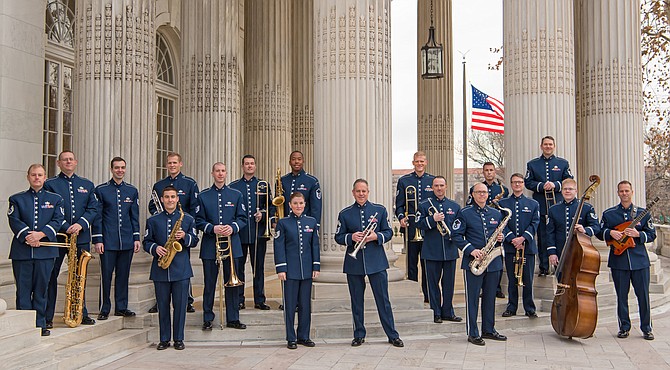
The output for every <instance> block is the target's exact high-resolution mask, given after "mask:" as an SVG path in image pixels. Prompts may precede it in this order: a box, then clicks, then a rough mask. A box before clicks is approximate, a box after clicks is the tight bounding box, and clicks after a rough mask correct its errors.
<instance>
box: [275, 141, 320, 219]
mask: <svg viewBox="0 0 670 370" xmlns="http://www.w3.org/2000/svg"><path fill="white" fill-rule="evenodd" d="M304 163H305V159H304V157H303V155H302V152H301V151H299V150H294V151H293V152H292V153H291V156H290V158H289V164H290V165H291V172H290V173H287V174H286V175H284V176H282V178H281V183H282V187H283V188H284V194H282V195H284V196H285V197H286V198H288V197H289V195H291V194H293V192H295V191H299V192H301V193H302V194H303V195H304V196H305V202H307V203H306V204H305V216H311V217H314V218H315V219H316V222H317V223H318V224H319V225H321V208H322V199H321V185H319V179H317V178H316V177H314V176H312V175H310V174H308V173H307V172H305V170H304V169H303V166H304ZM290 211H291V210H290V209H289V206H288V202H284V215H288V214H289V212H290Z"/></svg>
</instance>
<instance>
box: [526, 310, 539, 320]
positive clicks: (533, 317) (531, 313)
mask: <svg viewBox="0 0 670 370" xmlns="http://www.w3.org/2000/svg"><path fill="white" fill-rule="evenodd" d="M526 316H528V317H529V318H531V319H537V313H536V312H535V311H531V312H526Z"/></svg>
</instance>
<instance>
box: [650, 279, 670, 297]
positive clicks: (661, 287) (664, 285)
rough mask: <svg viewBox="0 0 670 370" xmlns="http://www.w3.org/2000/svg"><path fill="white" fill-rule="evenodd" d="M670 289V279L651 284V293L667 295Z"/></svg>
mask: <svg viewBox="0 0 670 370" xmlns="http://www.w3.org/2000/svg"><path fill="white" fill-rule="evenodd" d="M668 288H670V277H667V276H666V277H664V278H663V279H662V281H659V282H652V283H651V284H649V293H657V294H665V293H666V292H667V291H668Z"/></svg>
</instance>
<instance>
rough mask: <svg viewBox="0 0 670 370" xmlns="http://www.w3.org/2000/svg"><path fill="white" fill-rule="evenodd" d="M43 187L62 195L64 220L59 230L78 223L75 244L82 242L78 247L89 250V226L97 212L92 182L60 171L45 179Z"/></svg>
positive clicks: (61, 230)
mask: <svg viewBox="0 0 670 370" xmlns="http://www.w3.org/2000/svg"><path fill="white" fill-rule="evenodd" d="M44 189H45V190H48V191H50V192H53V193H57V194H60V196H61V197H63V209H64V212H65V222H64V223H63V224H62V225H61V228H60V231H59V232H63V233H64V232H65V230H67V229H68V228H69V227H70V226H72V225H73V224H75V223H78V224H79V225H81V227H82V229H81V231H80V232H79V235H77V244H82V246H80V248H83V249H86V250H89V249H90V245H89V244H90V242H91V227H92V226H93V222H94V221H95V218H96V217H97V214H98V199H97V198H96V196H95V193H94V191H95V186H94V185H93V183H92V182H91V181H89V180H87V179H85V178H83V177H79V176H77V174H73V175H72V176H71V177H67V176H66V175H65V174H64V173H62V172H61V173H59V174H58V176H55V177H52V178H50V179H48V180H47V181H45V182H44Z"/></svg>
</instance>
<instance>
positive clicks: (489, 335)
mask: <svg viewBox="0 0 670 370" xmlns="http://www.w3.org/2000/svg"><path fill="white" fill-rule="evenodd" d="M482 338H485V339H493V340H500V341H506V340H507V337H506V336H504V335H502V334H500V333H498V332H497V331H494V332H493V333H484V334H482Z"/></svg>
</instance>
